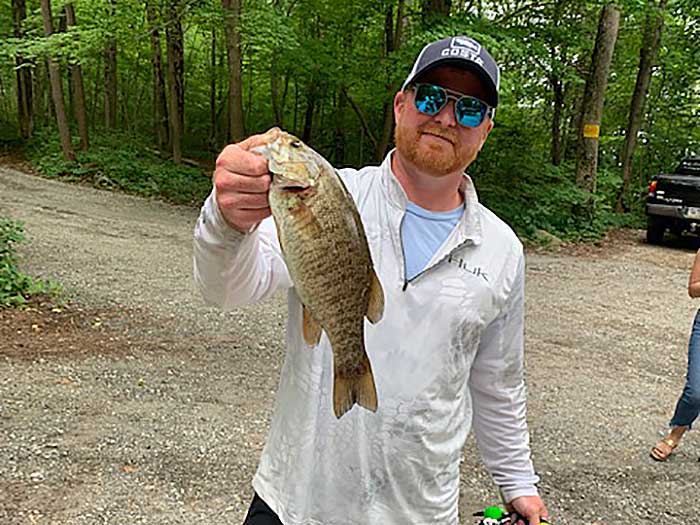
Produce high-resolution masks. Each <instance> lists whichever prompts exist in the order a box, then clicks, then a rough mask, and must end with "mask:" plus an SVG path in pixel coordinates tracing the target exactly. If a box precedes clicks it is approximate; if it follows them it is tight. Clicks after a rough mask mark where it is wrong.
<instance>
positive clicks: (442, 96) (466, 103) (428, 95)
mask: <svg viewBox="0 0 700 525" xmlns="http://www.w3.org/2000/svg"><path fill="white" fill-rule="evenodd" d="M412 88H413V89H414V90H415V92H416V93H415V96H414V97H413V103H414V104H415V105H416V109H417V110H418V111H420V112H421V113H423V114H425V115H437V114H438V113H440V111H441V110H442V108H444V107H445V106H446V105H447V101H448V100H450V99H452V100H454V101H455V118H456V119H457V122H459V123H460V124H461V125H462V126H466V127H468V128H475V127H477V126H479V125H480V124H481V123H482V122H483V121H484V118H485V117H486V115H488V116H489V117H491V116H492V115H493V108H492V107H490V106H489V105H488V104H486V102H484V101H483V100H479V99H478V98H474V97H470V96H469V95H463V94H461V93H457V92H455V91H450V90H447V89H445V88H443V87H440V86H436V85H434V84H415V85H413V86H412Z"/></svg>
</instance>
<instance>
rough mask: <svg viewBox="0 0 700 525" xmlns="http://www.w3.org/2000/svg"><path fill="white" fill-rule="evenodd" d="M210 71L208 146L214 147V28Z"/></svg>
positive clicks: (213, 28) (213, 29)
mask: <svg viewBox="0 0 700 525" xmlns="http://www.w3.org/2000/svg"><path fill="white" fill-rule="evenodd" d="M210 65H211V70H210V75H211V76H210V79H209V145H210V146H211V147H214V146H216V27H215V26H214V27H212V28H211V62H210Z"/></svg>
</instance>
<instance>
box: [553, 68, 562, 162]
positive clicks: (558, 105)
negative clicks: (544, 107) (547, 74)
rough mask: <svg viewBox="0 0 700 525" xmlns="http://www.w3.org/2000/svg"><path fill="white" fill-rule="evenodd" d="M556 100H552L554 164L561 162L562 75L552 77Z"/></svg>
mask: <svg viewBox="0 0 700 525" xmlns="http://www.w3.org/2000/svg"><path fill="white" fill-rule="evenodd" d="M550 84H551V85H552V92H553V95H554V100H553V101H552V105H553V108H552V151H551V155H552V164H554V165H555V166H559V165H560V164H561V115H562V112H563V111H564V87H563V83H562V80H561V77H559V76H555V75H552V77H551V78H550Z"/></svg>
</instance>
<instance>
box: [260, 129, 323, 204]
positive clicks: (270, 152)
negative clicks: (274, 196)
mask: <svg viewBox="0 0 700 525" xmlns="http://www.w3.org/2000/svg"><path fill="white" fill-rule="evenodd" d="M265 136H266V143H265V145H263V146H262V147H260V148H257V150H258V151H259V152H260V153H261V154H262V155H263V157H265V158H266V159H267V161H268V168H269V170H270V173H272V187H271V189H272V190H273V191H282V192H292V193H300V192H305V191H308V190H312V189H314V188H315V187H316V186H317V185H318V183H319V179H320V177H321V175H322V173H323V162H324V161H323V158H322V157H321V156H320V155H319V154H318V153H316V152H315V151H314V150H313V149H311V148H310V147H309V146H307V145H306V144H304V143H303V142H302V141H301V140H299V139H298V138H297V137H295V136H294V135H291V134H290V133H287V132H285V131H282V130H281V129H279V128H272V129H271V130H269V131H268V132H267V133H265Z"/></svg>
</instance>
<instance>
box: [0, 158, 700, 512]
mask: <svg viewBox="0 0 700 525" xmlns="http://www.w3.org/2000/svg"><path fill="white" fill-rule="evenodd" d="M7 214H9V215H11V216H12V217H13V218H16V219H21V220H23V221H24V222H25V223H26V230H27V236H28V238H29V241H30V242H29V243H28V244H27V245H25V246H24V248H23V249H22V254H23V255H24V257H25V260H26V261H27V263H26V265H25V269H26V270H27V271H29V272H31V273H34V274H39V275H43V276H46V277H51V278H54V279H56V280H59V281H60V282H62V283H63V284H64V285H65V286H66V287H67V288H68V289H69V290H70V291H71V293H72V295H73V297H74V303H73V305H72V306H70V307H69V308H67V309H66V311H63V312H41V311H40V312H27V313H25V314H22V315H21V316H20V315H17V314H11V313H8V312H1V311H0V523H3V524H5V523H7V524H20V523H22V524H24V523H27V524H30V523H55V524H83V523H89V524H103V523H109V524H126V523H128V524H135V523H145V524H176V523H177V524H180V523H181V524H194V523H201V524H224V523H226V524H232V523H241V521H242V517H243V514H244V511H245V508H246V506H247V503H248V500H249V498H250V495H251V489H250V486H249V482H250V479H251V477H252V475H253V473H254V470H255V467H256V464H257V458H258V455H259V453H260V450H261V448H262V444H263V442H264V439H265V435H266V431H267V422H268V419H269V416H270V411H271V408H272V400H273V396H274V392H275V390H276V384H277V379H278V374H279V368H280V365H281V362H282V356H283V347H282V337H283V325H284V318H285V312H284V301H283V298H282V297H279V296H278V297H277V298H276V299H275V300H273V301H271V302H270V303H267V304H262V305H258V306H256V307H252V308H246V309H241V310H238V311H236V312H231V313H221V312H218V311H216V310H214V309H211V308H208V307H206V306H205V305H204V304H203V303H202V301H201V299H200V298H199V296H198V295H197V294H196V292H195V291H194V288H193V285H192V282H191V278H190V273H191V231H192V226H193V224H194V221H195V217H196V215H197V210H194V209H191V208H180V207H173V206H169V205H165V204H162V203H158V202H154V201H148V200H143V199H138V198H133V197H128V196H124V195H115V194H110V193H106V192H102V191H97V190H94V189H91V188H85V187H79V186H72V185H64V184H60V183H57V182H52V181H47V180H43V179H39V178H35V177H31V176H27V175H23V174H20V173H18V172H15V171H12V170H9V169H2V168H0V216H2V215H7ZM642 239H643V232H640V231H634V232H625V233H621V234H617V235H615V236H614V237H613V238H611V239H609V240H607V241H606V242H604V243H602V244H601V246H598V247H596V246H589V247H584V248H582V247H579V248H576V249H567V250H561V251H560V253H557V252H553V251H549V252H540V251H536V252H533V251H531V252H530V253H529V256H528V290H527V293H528V295H527V297H528V313H527V355H528V385H529V395H530V405H529V406H530V410H529V418H530V421H531V430H532V445H533V451H534V458H535V465H536V467H537V469H538V471H539V472H540V474H541V476H542V484H541V489H542V492H543V493H544V496H545V498H546V501H547V502H548V504H549V506H550V508H551V511H552V514H553V517H554V521H555V523H559V524H569V525H574V524H575V525H582V524H603V523H605V524H606V525H609V524H620V525H622V524H631V523H661V522H663V523H678V524H680V523H686V519H687V518H688V517H697V516H699V515H700V502H698V498H697V494H698V488H699V482H700V464H699V463H698V457H700V439H698V438H697V436H696V435H695V433H691V434H690V435H689V437H688V438H687V439H686V441H685V442H684V444H683V446H682V448H681V449H679V451H678V453H677V454H676V455H675V456H674V458H673V459H672V461H670V462H668V463H667V464H656V463H653V462H652V461H651V460H649V459H648V457H647V453H648V449H649V447H650V445H651V444H652V443H653V442H654V440H656V439H657V437H658V433H659V431H660V430H661V429H662V428H663V426H664V424H665V423H666V421H667V420H668V418H669V417H670V413H671V412H672V410H673V406H674V403H675V400H676V398H677V396H678V394H679V393H680V389H681V387H682V384H683V375H684V371H685V360H686V344H687V335H688V331H689V328H690V323H691V321H692V317H693V314H694V310H695V308H697V306H698V304H697V303H693V302H692V301H691V300H690V299H688V298H687V296H686V292H685V286H686V282H687V274H688V270H689V268H690V265H691V262H692V259H693V255H694V249H695V246H694V245H693V243H691V242H686V243H681V242H679V243H676V246H673V247H664V248H659V247H652V246H647V245H646V244H644V243H643V241H642ZM462 477H463V482H462V488H463V490H462V500H463V501H462V509H463V510H464V513H463V514H464V516H465V518H464V519H466V515H467V513H471V512H473V511H474V510H476V509H478V508H480V507H483V506H485V505H487V504H492V503H495V502H497V501H498V498H497V494H496V491H495V489H494V487H493V485H492V483H491V482H490V480H489V478H488V476H487V475H486V474H485V472H484V471H483V469H482V468H481V466H480V465H479V461H478V458H477V457H476V454H474V453H473V442H472V441H471V440H470V442H469V443H468V449H467V453H466V454H465V461H464V463H463V476H462Z"/></svg>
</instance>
